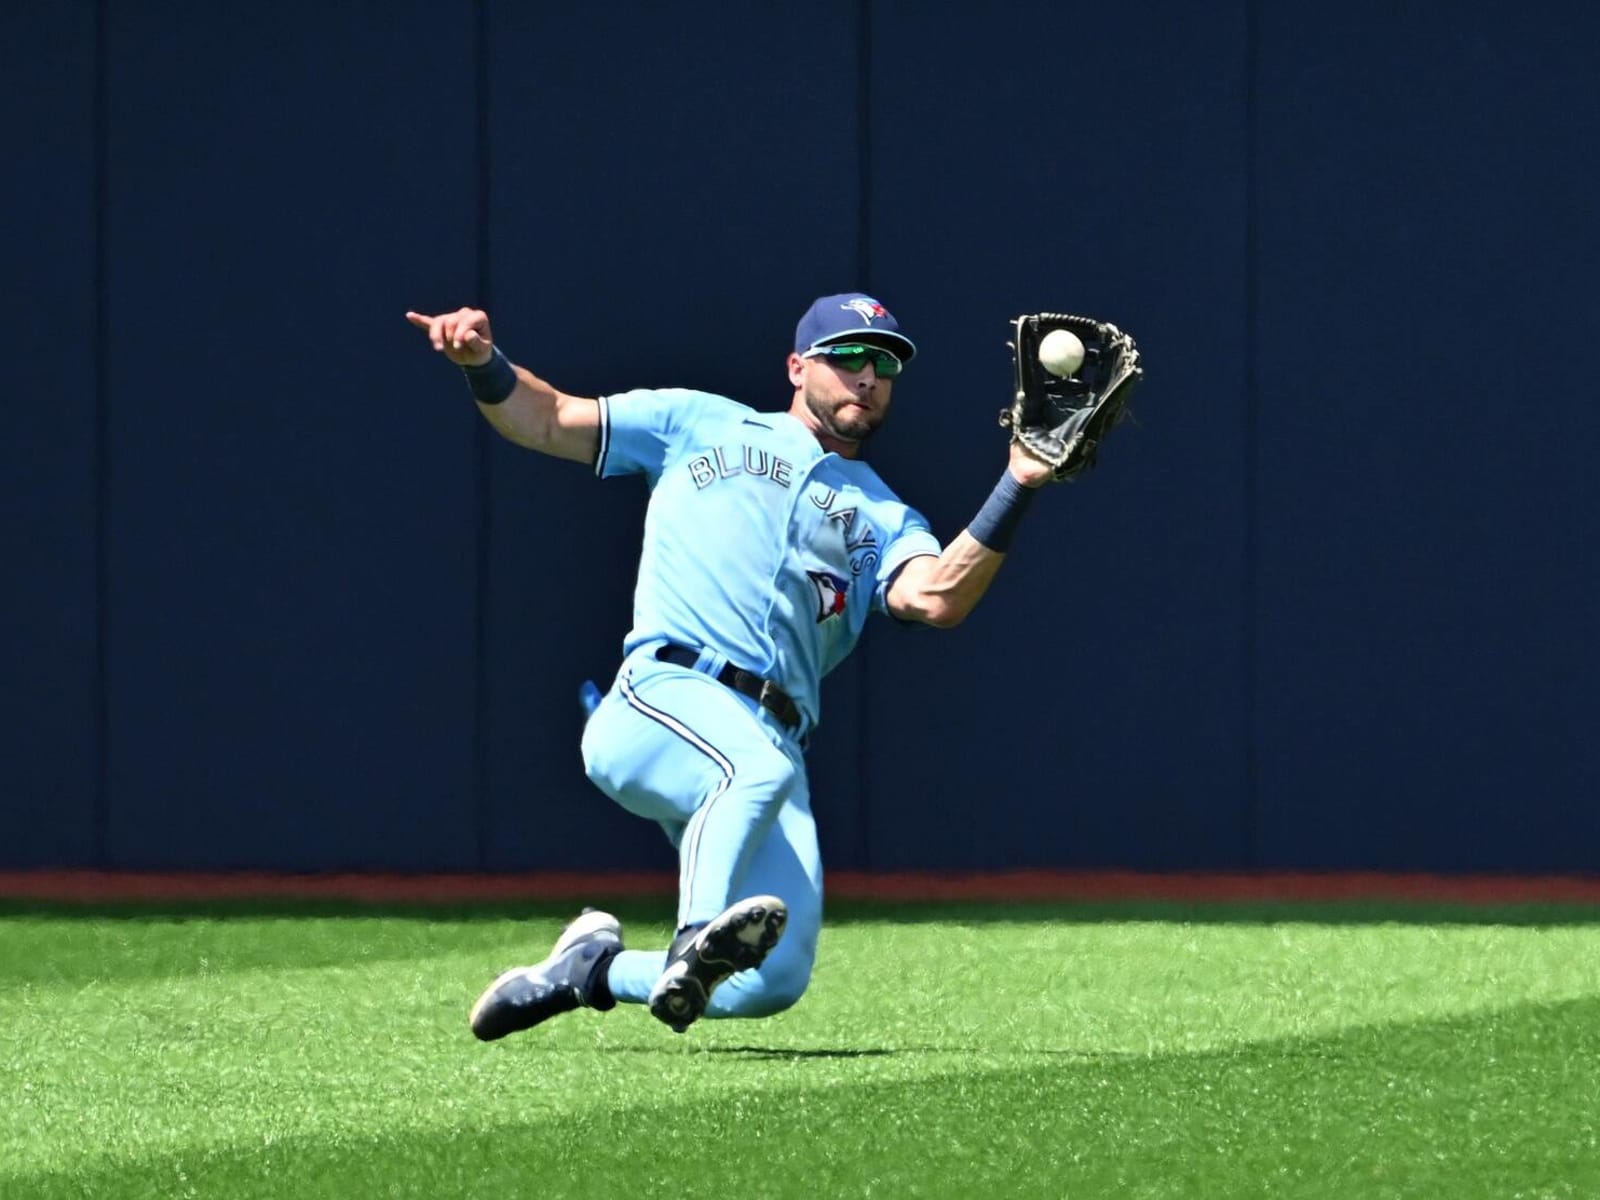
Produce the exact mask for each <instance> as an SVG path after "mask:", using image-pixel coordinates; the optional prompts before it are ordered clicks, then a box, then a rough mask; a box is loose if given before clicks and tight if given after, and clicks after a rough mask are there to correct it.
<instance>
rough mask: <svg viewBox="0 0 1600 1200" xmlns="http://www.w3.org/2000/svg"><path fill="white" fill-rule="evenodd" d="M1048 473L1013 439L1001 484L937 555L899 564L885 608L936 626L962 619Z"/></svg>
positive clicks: (990, 580)
mask: <svg viewBox="0 0 1600 1200" xmlns="http://www.w3.org/2000/svg"><path fill="white" fill-rule="evenodd" d="M1050 476H1051V468H1050V465H1049V464H1048V463H1045V462H1041V461H1040V460H1039V459H1037V458H1035V457H1033V455H1031V454H1029V453H1028V452H1027V451H1026V450H1024V449H1023V448H1022V446H1021V445H1020V444H1019V443H1016V442H1013V443H1012V444H1011V459H1010V462H1009V463H1008V464H1007V466H1006V471H1005V474H1003V475H1002V476H1001V478H1000V484H999V485H998V486H996V488H995V490H994V494H993V495H992V496H990V497H989V500H988V502H987V503H985V504H984V506H983V508H982V509H981V510H980V511H979V513H978V515H977V516H976V517H974V518H973V519H972V522H971V523H970V524H969V525H968V526H967V528H965V529H963V530H962V531H961V532H960V533H958V534H956V536H955V537H954V539H952V540H951V542H950V544H949V545H948V546H946V547H945V548H944V553H942V554H940V555H939V556H938V557H937V558H935V557H934V556H933V555H931V554H926V555H923V556H921V557H920V558H913V559H911V560H910V561H909V562H907V563H906V565H905V566H904V567H902V568H901V569H900V573H899V574H898V575H897V576H895V580H894V583H892V584H891V585H890V587H889V591H888V594H887V596H886V597H885V598H886V600H887V601H888V605H889V611H890V612H892V613H893V614H894V615H895V616H897V617H899V618H900V619H901V620H902V621H921V622H922V623H923V624H925V625H932V626H935V627H936V628H939V629H950V628H953V627H954V626H956V625H959V624H961V622H962V621H964V620H965V619H966V618H967V616H968V614H970V613H971V612H972V610H973V609H975V608H977V607H978V601H980V600H982V599H983V595H984V593H985V592H987V591H988V590H989V585H990V584H991V583H993V582H994V577H995V573H996V572H998V571H999V570H1000V564H1001V563H1003V562H1005V560H1006V550H1007V549H1008V548H1009V547H1010V545H1011V535H1012V533H1013V532H1014V531H1015V529H1016V525H1017V522H1018V521H1020V520H1021V519H1022V514H1023V512H1024V511H1026V509H1027V505H1028V503H1029V502H1030V501H1031V500H1032V498H1033V496H1034V493H1035V489H1037V488H1038V487H1039V486H1040V485H1041V484H1044V483H1046V482H1048V481H1049V479H1050Z"/></svg>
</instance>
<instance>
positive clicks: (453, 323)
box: [406, 308, 494, 367]
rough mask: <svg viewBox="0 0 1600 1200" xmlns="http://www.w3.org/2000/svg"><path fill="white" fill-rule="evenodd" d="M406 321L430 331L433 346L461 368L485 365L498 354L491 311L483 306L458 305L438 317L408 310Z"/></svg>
mask: <svg viewBox="0 0 1600 1200" xmlns="http://www.w3.org/2000/svg"><path fill="white" fill-rule="evenodd" d="M406 320H408V321H410V322H411V323H412V324H413V325H415V326H416V327H417V328H418V329H425V330H427V331H428V341H430V342H432V343H433V348H434V349H435V350H437V351H438V352H439V353H440V354H442V355H444V356H445V357H446V358H448V359H449V360H450V361H451V362H453V363H455V364H456V366H458V367H481V366H482V365H483V364H484V363H486V362H488V361H489V359H490V357H491V356H492V355H493V353H494V334H493V332H491V331H490V329H489V314H488V313H486V312H484V311H483V310H482V309H481V308H458V309H456V311H455V312H453V313H443V314H441V315H440V316H437V317H430V316H427V315H425V314H423V313H415V312H408V313H407V314H406Z"/></svg>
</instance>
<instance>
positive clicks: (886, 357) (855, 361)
mask: <svg viewBox="0 0 1600 1200" xmlns="http://www.w3.org/2000/svg"><path fill="white" fill-rule="evenodd" d="M804 357H806V358H821V359H826V360H827V362H828V365H829V366H834V367H840V368H842V369H844V370H846V371H860V370H864V369H865V368H866V365H867V364H868V363H871V364H872V369H873V370H874V371H876V372H877V373H878V378H879V379H893V378H894V377H895V376H896V375H898V374H900V372H901V370H902V369H903V368H904V367H905V364H904V363H903V362H901V361H900V360H899V359H898V358H896V357H895V356H894V355H892V354H890V353H889V352H888V351H887V350H881V349H879V348H878V347H877V346H859V345H856V344H855V343H854V342H850V343H847V344H846V345H843V346H818V347H817V348H816V349H815V350H810V351H808V352H807V353H806V354H805V356H804Z"/></svg>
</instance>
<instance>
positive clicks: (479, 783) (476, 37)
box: [472, 0, 494, 870]
mask: <svg viewBox="0 0 1600 1200" xmlns="http://www.w3.org/2000/svg"><path fill="white" fill-rule="evenodd" d="M473 17H474V22H473V47H472V57H473V77H474V89H475V90H474V96H473V103H474V108H475V109H476V113H475V116H476V118H477V131H476V139H475V144H474V147H473V149H474V154H475V156H476V158H477V163H476V166H477V192H476V197H475V201H476V208H475V212H474V214H473V216H474V221H475V224H476V229H475V235H476V245H475V264H474V270H475V274H476V277H477V278H476V286H477V292H478V299H477V301H476V303H477V305H478V306H479V307H481V308H484V309H488V308H489V306H490V263H489V0H476V3H475V4H474V5H473ZM472 439H473V440H472V466H473V470H472V478H473V485H474V487H473V529H474V545H473V595H472V804H473V829H474V832H475V836H476V846H475V850H476V854H477V865H478V869H479V870H485V869H487V868H488V865H489V855H490V848H491V845H492V843H493V838H494V829H493V821H492V813H491V805H490V794H489V791H490V789H489V660H488V651H489V572H490V565H491V564H490V551H491V533H492V529H491V526H490V522H491V520H492V506H491V504H490V499H491V496H490V492H491V487H490V483H491V481H490V474H489V473H490V471H491V470H492V469H493V459H492V457H491V454H490V445H489V430H488V427H487V425H486V424H485V423H484V422H483V421H474V422H473V434H472Z"/></svg>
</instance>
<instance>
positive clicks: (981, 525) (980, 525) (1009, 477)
mask: <svg viewBox="0 0 1600 1200" xmlns="http://www.w3.org/2000/svg"><path fill="white" fill-rule="evenodd" d="M1038 490H1039V489H1038V488H1031V487H1023V486H1022V484H1020V483H1018V482H1017V477H1016V476H1015V475H1013V474H1012V473H1011V472H1010V471H1009V470H1005V471H1002V472H1000V482H999V483H997V484H995V485H994V491H992V492H990V493H989V498H988V499H987V500H985V501H984V502H983V507H982V508H980V509H979V510H978V515H977V516H975V517H973V518H972V521H971V523H970V524H968V525H967V532H968V533H969V534H971V535H972V538H973V540H974V541H976V542H977V543H978V544H979V545H980V546H987V547H988V548H989V549H990V550H993V551H994V552H995V553H996V554H1004V553H1005V552H1006V551H1007V550H1009V549H1010V548H1011V539H1012V537H1013V536H1014V535H1015V534H1016V532H1017V526H1018V525H1020V524H1021V523H1022V514H1023V513H1025V512H1027V511H1028V505H1029V504H1031V503H1032V502H1033V494H1034V493H1035V492H1036V491H1038Z"/></svg>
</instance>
